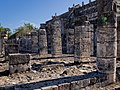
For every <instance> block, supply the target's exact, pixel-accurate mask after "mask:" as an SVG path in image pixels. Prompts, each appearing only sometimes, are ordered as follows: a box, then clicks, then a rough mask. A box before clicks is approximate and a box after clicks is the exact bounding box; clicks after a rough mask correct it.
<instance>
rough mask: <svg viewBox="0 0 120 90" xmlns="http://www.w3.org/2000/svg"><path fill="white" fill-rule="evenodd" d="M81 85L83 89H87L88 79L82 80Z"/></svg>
mask: <svg viewBox="0 0 120 90" xmlns="http://www.w3.org/2000/svg"><path fill="white" fill-rule="evenodd" d="M82 83H83V87H87V86H89V85H90V79H89V78H88V79H84V80H82Z"/></svg>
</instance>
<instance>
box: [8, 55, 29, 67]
mask: <svg viewBox="0 0 120 90" xmlns="http://www.w3.org/2000/svg"><path fill="white" fill-rule="evenodd" d="M29 61H30V55H29V54H19V53H17V54H9V64H10V65H17V64H26V63H29Z"/></svg>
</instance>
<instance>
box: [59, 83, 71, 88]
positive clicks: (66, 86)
mask: <svg viewBox="0 0 120 90" xmlns="http://www.w3.org/2000/svg"><path fill="white" fill-rule="evenodd" d="M58 90H70V83H63V84H59V85H58Z"/></svg>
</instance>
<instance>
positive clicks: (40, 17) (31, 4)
mask: <svg viewBox="0 0 120 90" xmlns="http://www.w3.org/2000/svg"><path fill="white" fill-rule="evenodd" d="M82 1H84V2H85V3H88V1H89V0H0V23H1V25H2V26H4V27H8V28H10V29H12V30H14V29H16V28H17V27H19V26H21V25H22V24H23V23H27V22H30V23H33V24H34V25H36V26H37V27H39V25H40V23H44V22H45V21H47V20H49V19H50V18H51V16H52V15H54V14H55V13H57V15H60V14H62V13H64V12H66V11H67V10H68V7H72V5H73V4H81V2H82Z"/></svg>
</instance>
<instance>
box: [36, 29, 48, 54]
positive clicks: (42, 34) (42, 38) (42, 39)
mask: <svg viewBox="0 0 120 90" xmlns="http://www.w3.org/2000/svg"><path fill="white" fill-rule="evenodd" d="M38 36H39V40H38V41H39V53H40V55H45V54H48V49H47V48H48V47H47V35H46V30H45V29H40V31H39V35H38Z"/></svg>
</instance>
